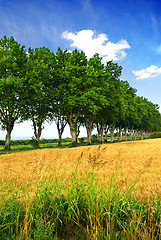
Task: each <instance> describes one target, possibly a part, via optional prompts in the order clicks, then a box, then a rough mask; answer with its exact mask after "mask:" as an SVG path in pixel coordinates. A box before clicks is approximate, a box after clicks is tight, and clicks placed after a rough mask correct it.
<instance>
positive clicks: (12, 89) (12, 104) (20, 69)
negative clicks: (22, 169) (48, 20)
mask: <svg viewBox="0 0 161 240" xmlns="http://www.w3.org/2000/svg"><path fill="white" fill-rule="evenodd" d="M26 61H27V53H26V51H25V49H24V46H21V45H20V44H19V43H18V42H17V41H15V40H14V38H13V37H10V38H7V37H6V36H4V37H3V38H2V39H0V120H1V123H2V129H4V130H6V131H7V134H6V142H5V147H6V148H10V139H11V132H12V130H13V127H14V124H15V122H16V121H17V120H21V116H22V115H23V113H24V111H25V104H24V101H23V95H24V76H25V71H26V69H25V67H26Z"/></svg>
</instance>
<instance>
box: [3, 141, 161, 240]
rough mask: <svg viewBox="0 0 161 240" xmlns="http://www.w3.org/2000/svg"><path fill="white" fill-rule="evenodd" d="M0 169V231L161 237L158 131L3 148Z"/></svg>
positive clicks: (36, 235) (31, 235) (32, 235)
mask: <svg viewBox="0 0 161 240" xmlns="http://www.w3.org/2000/svg"><path fill="white" fill-rule="evenodd" d="M0 171H1V174H0V181H1V185H0V188H1V191H0V192H1V194H0V204H1V206H2V208H1V211H0V239H55V240H58V239H82V238H84V239H149V240H150V239H161V229H160V221H161V219H160V216H161V212H160V211H161V207H160V200H159V199H160V197H161V181H160V180H161V139H151V140H144V141H135V142H130V141H129V142H122V143H113V144H102V145H96V146H82V147H75V148H64V149H58V148H55V149H39V150H32V151H27V152H18V153H11V154H5V155H1V156H0ZM140 201H141V202H140ZM21 208H22V209H21ZM21 211H22V212H21ZM45 234H46V235H45ZM11 236H12V237H11ZM45 236H46V237H45ZM47 236H48V237H47ZM43 237H44V238H43Z"/></svg>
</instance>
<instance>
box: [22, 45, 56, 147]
mask: <svg viewBox="0 0 161 240" xmlns="http://www.w3.org/2000/svg"><path fill="white" fill-rule="evenodd" d="M54 65H55V56H54V54H53V53H51V52H50V50H49V49H48V48H45V47H42V48H36V49H35V50H34V49H31V48H29V50H28V62H27V67H26V69H27V71H26V76H25V87H26V94H25V96H24V99H25V103H26V112H25V115H24V119H25V120H29V119H30V120H32V123H33V128H34V134H35V138H36V141H37V147H39V142H40V137H41V133H42V130H43V124H44V122H45V120H47V119H48V117H49V116H50V115H51V101H54V96H55V94H56V93H55V91H54V90H53V89H51V81H52V78H54V74H53V71H54V70H53V69H54Z"/></svg>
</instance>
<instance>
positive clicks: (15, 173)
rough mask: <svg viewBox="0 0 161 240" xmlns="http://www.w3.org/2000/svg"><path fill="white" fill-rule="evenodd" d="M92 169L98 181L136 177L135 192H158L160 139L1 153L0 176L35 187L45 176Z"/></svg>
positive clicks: (127, 181) (160, 188)
mask: <svg viewBox="0 0 161 240" xmlns="http://www.w3.org/2000/svg"><path fill="white" fill-rule="evenodd" d="M76 167H78V173H83V172H85V171H86V170H87V169H88V170H89V169H92V168H93V167H94V169H93V171H94V173H95V175H96V176H97V177H98V179H99V181H106V182H107V184H108V183H109V179H110V177H111V176H113V175H114V174H115V172H116V169H117V173H119V175H118V177H117V179H118V181H119V185H122V187H124V186H125V185H128V184H130V183H132V182H134V181H135V180H137V178H138V177H139V176H140V174H141V176H140V177H139V179H138V180H137V184H136V187H135V191H136V192H137V193H138V194H139V195H140V193H142V194H144V195H147V196H148V195H150V194H151V193H152V192H153V193H155V194H159V195H161V181H160V179H161V139H152V140H144V141H136V142H122V143H115V144H108V145H99V146H98V145H97V146H85V147H77V148H66V149H40V150H32V151H28V152H19V153H12V154H9V155H7V154H6V155H1V156H0V169H1V175H0V179H1V180H2V179H4V178H7V179H10V180H12V179H14V180H16V182H17V186H19V184H22V183H25V182H30V181H32V184H33V186H34V183H35V184H36V181H37V180H38V179H39V178H42V177H45V176H47V175H51V176H54V178H60V177H61V176H63V177H64V176H66V177H67V178H68V177H69V178H70V175H71V173H72V172H73V171H74V170H75V169H76Z"/></svg>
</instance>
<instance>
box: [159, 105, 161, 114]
mask: <svg viewBox="0 0 161 240" xmlns="http://www.w3.org/2000/svg"><path fill="white" fill-rule="evenodd" d="M159 112H160V113H161V104H160V105H159Z"/></svg>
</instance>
